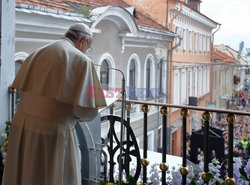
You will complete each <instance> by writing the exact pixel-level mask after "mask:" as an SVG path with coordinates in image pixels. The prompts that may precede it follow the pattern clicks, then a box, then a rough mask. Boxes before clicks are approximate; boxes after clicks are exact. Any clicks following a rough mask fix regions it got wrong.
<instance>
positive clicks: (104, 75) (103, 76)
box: [100, 59, 110, 90]
mask: <svg viewBox="0 0 250 185" xmlns="http://www.w3.org/2000/svg"><path fill="white" fill-rule="evenodd" d="M108 68H109V63H108V61H107V60H106V59H105V60H103V62H102V65H101V71H100V82H101V86H102V88H103V89H105V90H106V89H107V88H108V87H109V80H110V79H109V78H110V77H109V76H110V75H109V69H108Z"/></svg>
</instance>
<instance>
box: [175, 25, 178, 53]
mask: <svg viewBox="0 0 250 185" xmlns="http://www.w3.org/2000/svg"><path fill="white" fill-rule="evenodd" d="M175 33H176V34H179V27H177V26H176V27H175ZM177 44H178V38H175V45H177ZM177 49H178V48H177Z"/></svg>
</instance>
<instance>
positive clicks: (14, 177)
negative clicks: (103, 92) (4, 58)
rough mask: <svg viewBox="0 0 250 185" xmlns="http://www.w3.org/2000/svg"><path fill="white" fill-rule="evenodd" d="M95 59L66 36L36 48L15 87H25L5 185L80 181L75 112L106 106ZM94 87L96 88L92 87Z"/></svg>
mask: <svg viewBox="0 0 250 185" xmlns="http://www.w3.org/2000/svg"><path fill="white" fill-rule="evenodd" d="M93 86H95V87H96V88H101V87H100V83H99V80H98V77H97V75H96V71H95V68H94V66H93V64H92V61H91V60H90V59H89V58H88V57H87V56H86V55H84V54H83V53H81V52H80V51H79V50H78V49H76V48H75V47H74V45H73V43H72V42H71V41H70V40H68V39H66V38H64V39H61V40H59V41H57V42H55V43H52V44H50V45H47V46H45V47H43V48H41V49H39V50H38V51H36V52H34V53H33V54H31V55H30V56H29V57H28V58H27V59H26V60H25V62H24V63H23V65H22V67H21V69H20V71H19V72H18V74H17V76H16V78H15V80H14V82H13V84H12V87H13V88H16V89H17V90H20V91H21V92H22V96H21V102H20V105H19V108H18V110H17V112H16V114H15V116H14V118H13V121H12V124H11V131H10V136H9V146H8V152H7V157H6V161H5V169H4V176H3V185H80V184H81V174H80V173H81V172H80V160H79V153H78V151H77V143H76V133H75V129H74V126H75V122H76V116H77V117H80V118H81V119H82V120H85V121H88V120H91V119H92V118H94V117H95V116H96V114H97V109H98V108H102V107H104V106H106V102H105V99H104V98H103V97H97V98H93V96H89V94H88V93H89V92H88V90H87V89H88V87H93ZM92 89H93V88H92Z"/></svg>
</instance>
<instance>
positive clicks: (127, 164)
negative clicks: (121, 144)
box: [125, 103, 131, 177]
mask: <svg viewBox="0 0 250 185" xmlns="http://www.w3.org/2000/svg"><path fill="white" fill-rule="evenodd" d="M126 110H127V125H128V126H127V132H126V134H127V135H126V137H127V148H126V154H125V172H126V176H127V177H128V176H129V168H130V167H129V166H130V165H129V149H130V138H129V132H128V128H129V127H130V110H131V103H127V104H126Z"/></svg>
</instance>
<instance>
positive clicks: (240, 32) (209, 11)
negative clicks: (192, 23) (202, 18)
mask: <svg viewBox="0 0 250 185" xmlns="http://www.w3.org/2000/svg"><path fill="white" fill-rule="evenodd" d="M200 10H201V13H203V14H205V15H206V16H208V17H209V18H211V19H212V20H214V21H215V22H217V23H220V24H221V27H220V30H219V31H218V32H216V33H215V44H226V45H229V46H230V47H232V48H233V49H235V50H239V43H240V42H241V41H244V48H250V0H202V3H201V6H200Z"/></svg>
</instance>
